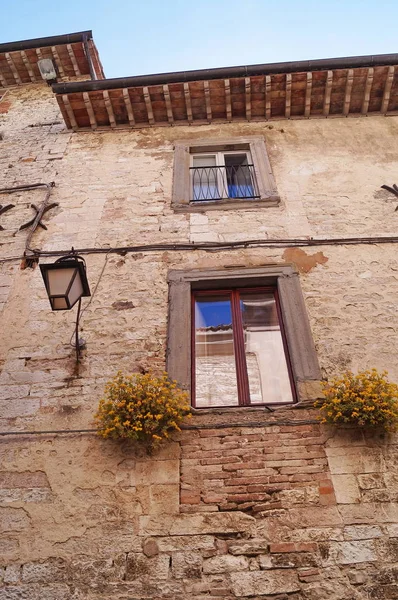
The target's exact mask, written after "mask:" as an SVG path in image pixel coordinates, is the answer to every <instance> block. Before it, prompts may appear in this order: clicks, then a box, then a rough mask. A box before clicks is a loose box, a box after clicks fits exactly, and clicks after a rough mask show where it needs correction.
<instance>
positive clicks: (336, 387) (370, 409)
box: [315, 369, 398, 431]
mask: <svg viewBox="0 0 398 600" xmlns="http://www.w3.org/2000/svg"><path fill="white" fill-rule="evenodd" d="M324 394H325V400H324V402H323V403H322V405H321V406H320V410H321V412H322V421H321V422H322V423H331V424H341V423H352V424H355V425H359V426H361V427H372V428H373V427H381V428H383V429H386V430H387V431H395V430H396V429H398V386H397V385H396V384H395V383H391V382H389V381H388V379H387V372H386V371H383V372H382V373H379V372H378V371H377V369H371V370H370V371H361V372H359V373H357V374H356V375H354V374H353V373H352V372H350V371H349V372H347V373H345V374H344V375H343V376H342V377H340V378H337V377H336V378H334V379H332V380H331V381H330V382H326V383H324ZM319 404H320V403H319V402H318V403H315V406H319Z"/></svg>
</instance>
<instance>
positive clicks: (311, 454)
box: [0, 86, 398, 600]
mask: <svg viewBox="0 0 398 600" xmlns="http://www.w3.org/2000/svg"><path fill="white" fill-rule="evenodd" d="M4 103H7V104H4ZM2 106H3V109H2ZM4 107H5V108H4ZM60 120H61V119H60V115H59V113H58V109H57V106H56V103H55V101H54V100H53V98H52V97H51V91H50V90H49V89H48V88H46V87H43V86H27V87H25V88H21V89H10V90H9V91H8V92H7V94H6V95H5V97H4V98H3V100H2V101H1V102H0V131H1V132H2V133H3V139H2V140H1V141H0V167H1V169H0V173H1V174H0V186H1V187H6V186H13V185H22V184H29V183H35V182H38V181H41V182H46V183H47V182H50V181H54V182H55V187H54V189H53V193H52V201H54V202H58V203H59V206H58V207H57V208H55V209H53V210H51V211H49V212H48V213H47V214H46V216H45V217H44V219H43V221H44V222H45V224H46V226H47V227H48V230H47V231H41V230H38V231H37V232H36V233H35V236H34V238H33V242H32V245H33V246H34V247H35V248H41V249H44V250H68V249H70V247H71V246H72V245H73V246H74V247H75V248H84V247H97V248H99V247H101V248H107V247H114V246H123V245H138V244H151V243H161V242H165V243H172V242H189V241H197V242H200V241H213V240H214V241H236V240H244V239H248V238H249V239H265V238H269V239H274V238H278V239H286V238H295V237H305V236H308V237H342V236H347V237H353V236H358V235H361V236H363V235H369V236H370V235H395V234H396V223H395V219H396V218H398V213H395V212H394V209H395V205H396V200H395V198H394V197H393V196H391V195H389V194H388V193H387V192H385V191H383V190H380V186H381V185H382V184H383V183H387V184H392V183H394V182H396V179H395V174H396V168H397V159H396V156H397V141H396V140H397V136H396V133H397V128H398V121H397V120H396V118H393V117H390V118H378V117H374V118H366V119H365V118H364V119H330V120H321V119H319V120H311V121H284V122H280V123H276V122H274V123H272V124H267V123H256V124H254V123H250V124H249V123H247V124H226V125H222V126H208V127H207V126H206V127H175V128H170V129H168V128H162V129H160V128H159V129H153V130H152V129H147V130H141V131H117V132H107V133H77V134H71V133H69V132H66V131H64V130H63V126H62V124H55V125H43V123H53V122H54V121H60ZM40 124H41V125H40ZM31 125H38V126H37V127H31ZM259 134H261V135H264V137H265V139H266V144H267V148H268V150H269V155H270V160H271V164H272V167H273V170H274V175H275V178H276V182H277V186H278V190H279V193H280V195H281V198H282V202H281V205H280V206H279V207H274V208H266V209H250V210H241V211H233V212H228V211H220V212H218V211H209V212H208V213H205V212H204V213H203V214H192V215H189V214H181V213H179V214H175V213H173V211H172V210H171V208H170V201H171V187H172V163H173V142H174V141H175V140H179V139H192V138H193V137H195V136H196V137H200V138H203V137H204V136H207V135H208V136H209V137H210V136H211V137H217V136H221V135H222V136H223V137H226V136H229V135H230V136H231V137H236V136H239V135H259ZM42 194H43V193H42V192H39V191H35V192H23V193H20V194H18V195H12V196H5V195H3V196H1V197H0V203H1V204H7V203H9V202H12V203H13V204H15V205H16V206H15V208H13V209H12V210H10V211H8V212H6V213H4V214H3V215H0V224H1V225H2V227H3V228H4V231H0V244H1V246H0V250H1V258H10V260H9V261H7V262H3V263H1V264H0V302H1V303H2V304H1V305H0V307H1V308H2V312H1V323H2V343H1V347H0V368H1V374H0V426H1V431H20V432H23V431H29V430H45V429H80V428H90V427H91V426H92V414H93V411H94V409H95V406H96V404H97V401H98V398H99V396H100V394H101V393H102V390H103V385H104V382H105V381H106V380H107V379H108V378H109V377H111V376H112V375H113V374H114V373H115V372H116V371H117V370H118V369H119V368H121V369H124V370H127V371H136V370H138V369H140V368H153V369H159V370H162V369H163V368H164V364H165V362H164V361H165V343H166V333H167V331H166V329H167V293H168V290H167V272H168V270H169V269H171V268H174V269H175V268H201V267H203V268H209V267H215V268H216V267H217V268H220V267H222V266H237V265H239V266H253V265H264V264H267V263H270V262H271V263H272V262H285V261H286V262H289V263H291V262H294V263H296V264H297V268H298V270H299V272H300V281H301V285H302V289H303V292H304V296H305V300H306V305H307V309H308V313H309V317H310V322H311V327H312V330H313V334H314V339H315V342H316V346H317V351H318V356H319V360H320V363H321V367H322V369H323V372H324V374H326V375H329V374H331V373H334V372H336V371H339V370H341V369H343V368H345V367H351V368H353V369H354V370H356V369H357V368H366V367H372V366H376V367H378V368H380V369H384V368H386V369H388V370H389V372H390V375H391V378H392V379H393V380H395V381H398V364H397V359H396V333H397V309H396V298H397V293H398V289H397V288H398V280H397V271H398V259H397V257H396V245H394V244H380V245H353V246H348V245H326V246H324V245H322V246H320V245H319V246H314V247H313V248H310V249H308V248H303V249H302V250H300V249H294V250H293V251H292V249H288V248H287V249H286V248H273V249H271V248H256V249H240V250H228V251H227V250H223V251H220V252H211V253H210V252H205V251H203V250H202V251H185V252H181V251H180V252H174V251H162V252H160V251H159V252H151V253H149V252H144V251H143V252H139V253H136V254H127V255H125V256H124V255H115V254H108V255H105V254H98V255H97V254H90V255H88V256H87V264H88V275H89V280H90V284H91V289H92V291H94V289H95V295H94V296H93V298H92V300H91V303H90V304H89V305H88V301H86V306H87V305H88V307H87V310H86V311H85V313H84V315H83V318H82V335H83V337H84V338H85V339H86V340H87V350H86V351H85V353H84V358H83V360H82V364H81V366H80V368H79V370H77V369H76V366H75V362H74V351H73V348H72V347H71V346H70V345H69V340H70V338H71V336H72V333H73V328H74V314H72V313H66V314H61V313H59V314H58V313H51V312H50V309H49V303H48V300H47V298H46V293H45V290H44V287H43V284H42V281H41V276H40V273H39V270H38V269H35V270H30V269H26V270H20V260H19V257H20V256H21V254H22V252H23V249H24V244H25V240H26V235H27V233H26V231H20V232H18V233H15V232H16V230H17V229H18V227H19V226H20V225H21V224H22V223H23V222H25V221H26V220H29V219H30V218H31V217H32V216H33V213H32V209H31V208H30V206H29V204H30V203H31V202H33V203H36V204H38V203H39V202H40V201H41V198H42ZM303 253H305V254H303ZM13 257H17V258H15V259H13ZM311 257H312V258H311ZM11 259H12V260H11ZM97 284H98V287H96V286H97ZM313 418H314V412H313V411H307V410H303V409H301V410H294V409H293V410H287V409H282V410H281V411H277V412H276V413H273V414H272V415H269V414H268V413H267V412H265V411H258V410H257V411H246V412H242V411H241V412H239V411H235V412H233V413H232V414H229V413H228V414H227V413H221V414H208V413H202V414H201V415H195V416H194V417H193V419H192V423H193V425H195V424H196V425H206V427H207V429H201V430H190V431H184V433H183V434H182V435H181V436H180V437H179V438H176V440H175V442H174V443H173V444H172V445H170V446H169V447H167V448H165V449H164V450H163V451H162V452H161V453H160V454H158V455H156V456H154V457H151V458H148V457H146V456H142V455H140V454H137V451H136V450H135V449H133V448H131V447H128V446H123V445H122V446H118V445H116V444H113V443H109V442H103V441H100V440H98V439H96V438H95V436H93V435H92V434H88V435H74V436H70V435H69V436H54V435H48V436H37V437H33V436H32V435H23V436H20V437H19V436H11V437H2V438H0V443H1V451H0V460H1V463H0V525H1V528H2V531H3V533H2V538H1V541H0V554H2V555H3V556H4V563H3V571H2V576H3V587H2V588H0V598H7V599H16V598H29V599H33V600H34V599H35V598H37V599H39V598H40V600H42V599H48V600H50V599H51V600H53V599H54V600H55V599H56V600H62V599H65V600H72V599H73V600H78V599H79V600H80V598H82V599H83V598H92V599H95V600H104V599H105V598H108V597H109V596H111V595H112V597H115V598H118V599H119V600H122V599H123V600H125V599H126V598H129V599H133V598H134V599H137V600H138V598H166V597H168V598H175V597H182V598H188V597H189V598H195V599H196V600H204V599H205V598H206V599H207V600H211V599H216V598H224V599H228V600H229V599H232V598H240V597H248V596H251V597H254V598H268V597H272V598H279V600H282V598H283V599H284V600H285V599H287V598H290V599H291V600H321V599H324V598H331V599H333V600H337V599H343V598H344V599H350V598H352V599H358V600H359V599H365V598H366V599H368V598H377V599H381V600H383V599H385V600H387V599H390V598H395V597H398V590H397V583H396V582H397V563H398V555H397V542H398V529H397V521H398V514H397V507H398V502H397V501H398V496H397V494H398V487H397V486H398V483H397V477H398V476H397V462H396V458H395V456H396V449H397V448H396V443H397V442H396V439H395V438H392V437H387V438H380V437H378V436H373V437H364V436H363V435H362V434H361V435H360V436H357V435H356V434H355V432H346V434H345V435H344V434H343V433H338V432H334V431H327V430H326V431H323V432H319V430H318V426H317V425H314V424H312V423H311V421H312V419H313ZM241 421H244V422H245V423H246V427H241V426H238V424H239V423H240V422H241ZM302 421H310V422H309V423H301V422H302ZM253 422H255V423H256V425H259V426H251V425H250V423H253ZM226 423H227V424H228V423H230V425H231V427H230V428H228V429H218V428H217V427H215V426H216V425H225V424H226ZM272 424H273V425H272ZM271 425H272V426H271ZM211 426H213V427H211ZM209 427H210V428H209ZM300 476H302V477H300ZM242 479H243V480H244V481H245V483H244V482H243V481H241V480H242ZM232 488H233V489H232ZM238 490H239V491H238ZM180 494H181V498H180ZM239 498H240V499H239ZM260 506H261V510H257V508H259V507H260Z"/></svg>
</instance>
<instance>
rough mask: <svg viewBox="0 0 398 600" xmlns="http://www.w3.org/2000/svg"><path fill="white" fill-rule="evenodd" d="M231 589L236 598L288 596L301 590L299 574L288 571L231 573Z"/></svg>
mask: <svg viewBox="0 0 398 600" xmlns="http://www.w3.org/2000/svg"><path fill="white" fill-rule="evenodd" d="M230 577H231V588H232V591H233V593H234V595H235V596H237V597H242V598H246V597H248V596H266V595H268V594H269V595H272V594H288V593H292V592H297V591H299V589H300V585H299V583H298V578H297V574H296V573H294V572H292V571H290V570H286V569H275V570H271V571H252V572H248V573H247V572H242V573H231V576H230Z"/></svg>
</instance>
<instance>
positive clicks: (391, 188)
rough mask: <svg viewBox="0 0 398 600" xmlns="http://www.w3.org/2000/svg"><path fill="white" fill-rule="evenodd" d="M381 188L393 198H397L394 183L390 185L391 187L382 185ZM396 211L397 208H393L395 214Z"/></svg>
mask: <svg viewBox="0 0 398 600" xmlns="http://www.w3.org/2000/svg"><path fill="white" fill-rule="evenodd" d="M381 187H382V188H383V190H387V192H390V193H391V194H394V196H397V198H398V186H397V185H395V183H393V184H392V187H391V186H389V185H382V186H381ZM397 210H398V206H397V207H396V208H395V211H394V212H397Z"/></svg>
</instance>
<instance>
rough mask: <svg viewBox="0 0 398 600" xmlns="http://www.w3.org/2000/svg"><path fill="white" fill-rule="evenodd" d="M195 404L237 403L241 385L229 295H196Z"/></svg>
mask: <svg viewBox="0 0 398 600" xmlns="http://www.w3.org/2000/svg"><path fill="white" fill-rule="evenodd" d="M195 378H196V382H195V383H196V390H195V392H196V406H197V407H204V406H237V405H238V404H239V400H238V388H237V378H236V367H235V355H234V339H233V329H232V312H231V300H230V297H229V295H222V296H221V295H220V296H215V295H213V296H200V297H197V298H196V299H195Z"/></svg>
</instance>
